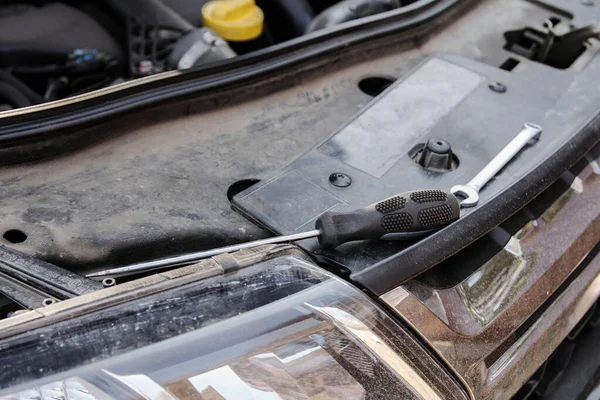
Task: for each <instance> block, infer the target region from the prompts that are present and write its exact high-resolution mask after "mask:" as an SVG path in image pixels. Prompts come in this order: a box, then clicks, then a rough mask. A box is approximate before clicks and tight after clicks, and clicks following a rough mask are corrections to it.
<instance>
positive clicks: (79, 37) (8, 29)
mask: <svg viewBox="0 0 600 400" xmlns="http://www.w3.org/2000/svg"><path fill="white" fill-rule="evenodd" d="M79 48H92V49H97V51H99V52H102V53H104V54H109V55H111V56H112V57H114V58H115V59H117V60H119V61H120V60H122V59H123V54H122V51H121V47H120V46H119V44H118V43H117V42H116V41H115V40H114V39H113V38H112V37H111V36H110V34H109V33H108V32H106V31H105V30H104V29H103V28H102V27H101V26H100V25H99V24H98V23H97V22H96V21H95V20H94V19H92V18H91V17H90V16H88V15H87V14H85V13H83V12H81V11H79V10H77V9H75V8H72V7H69V6H67V5H65V4H62V3H50V4H47V5H44V6H42V7H33V6H29V5H16V6H15V5H13V6H3V7H1V9H0V68H3V67H11V68H12V67H17V66H28V67H32V66H39V65H51V64H56V65H62V64H64V63H65V62H66V61H67V58H68V55H69V54H71V53H72V52H73V51H74V50H75V49H79Z"/></svg>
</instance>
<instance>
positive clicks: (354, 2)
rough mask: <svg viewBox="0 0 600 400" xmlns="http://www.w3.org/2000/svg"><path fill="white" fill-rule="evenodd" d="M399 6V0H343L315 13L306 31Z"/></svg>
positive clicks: (400, 4)
mask: <svg viewBox="0 0 600 400" xmlns="http://www.w3.org/2000/svg"><path fill="white" fill-rule="evenodd" d="M401 6H402V3H401V1H400V0H344V1H341V2H339V3H337V4H335V5H333V6H331V7H329V8H328V9H326V10H324V11H323V12H321V13H320V14H319V15H317V16H316V17H315V19H314V20H313V21H312V23H311V24H310V25H309V27H308V29H307V30H306V33H309V32H314V31H317V30H319V29H323V28H327V27H330V26H333V25H337V24H341V23H343V22H347V21H352V20H355V19H358V18H363V17H368V16H370V15H375V14H379V13H382V12H385V11H390V10H393V9H396V8H399V7H401Z"/></svg>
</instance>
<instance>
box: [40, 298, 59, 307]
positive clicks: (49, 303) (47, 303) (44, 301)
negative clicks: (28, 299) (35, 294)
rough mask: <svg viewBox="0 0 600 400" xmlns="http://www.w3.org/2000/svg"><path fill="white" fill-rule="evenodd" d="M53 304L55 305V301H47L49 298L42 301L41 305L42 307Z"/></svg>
mask: <svg viewBox="0 0 600 400" xmlns="http://www.w3.org/2000/svg"><path fill="white" fill-rule="evenodd" d="M54 303H56V300H54V299H49V298H48V299H44V300H42V305H43V306H44V307H47V306H50V305H52V304H54Z"/></svg>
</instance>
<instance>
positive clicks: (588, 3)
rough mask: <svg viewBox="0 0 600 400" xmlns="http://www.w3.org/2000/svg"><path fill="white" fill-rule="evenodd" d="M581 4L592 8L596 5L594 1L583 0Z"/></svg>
mask: <svg viewBox="0 0 600 400" xmlns="http://www.w3.org/2000/svg"><path fill="white" fill-rule="evenodd" d="M581 4H583V5H584V6H588V7H591V6H593V5H594V0H581Z"/></svg>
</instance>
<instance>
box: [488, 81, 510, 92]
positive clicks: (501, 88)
mask: <svg viewBox="0 0 600 400" xmlns="http://www.w3.org/2000/svg"><path fill="white" fill-rule="evenodd" d="M488 87H489V88H490V89H491V90H492V91H494V92H496V93H504V92H506V85H505V84H503V83H500V82H492V83H490V84H489V85H488Z"/></svg>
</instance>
